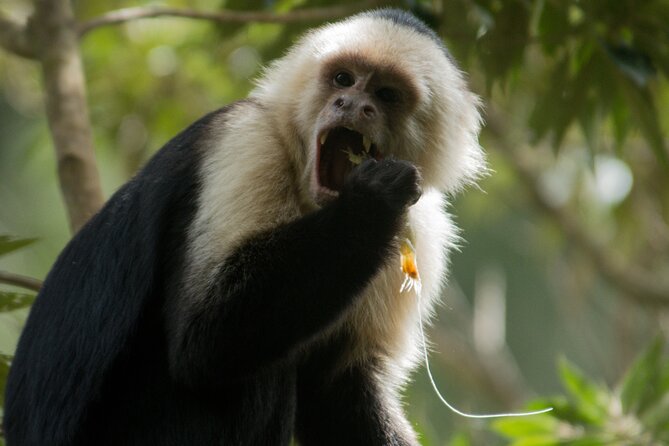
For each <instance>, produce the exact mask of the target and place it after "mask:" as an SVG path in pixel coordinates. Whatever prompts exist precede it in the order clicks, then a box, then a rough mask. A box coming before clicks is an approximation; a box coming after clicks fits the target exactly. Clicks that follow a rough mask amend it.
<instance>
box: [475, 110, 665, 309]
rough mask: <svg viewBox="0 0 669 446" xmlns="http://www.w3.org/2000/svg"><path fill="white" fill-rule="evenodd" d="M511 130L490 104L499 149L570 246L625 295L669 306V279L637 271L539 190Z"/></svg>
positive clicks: (488, 115)
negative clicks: (579, 251) (582, 253)
mask: <svg viewBox="0 0 669 446" xmlns="http://www.w3.org/2000/svg"><path fill="white" fill-rule="evenodd" d="M506 128H508V126H507V125H506V123H505V122H504V121H503V118H502V117H501V114H500V113H499V112H497V111H496V110H495V107H494V106H493V105H492V104H489V106H488V108H487V110H486V129H487V132H488V134H489V135H490V136H492V137H493V138H494V139H495V142H496V145H495V146H496V147H497V148H498V149H499V150H500V152H501V153H502V154H503V155H504V156H505V157H506V158H507V160H508V161H509V162H510V163H511V165H512V167H513V168H514V170H515V171H516V174H517V175H518V178H519V179H520V180H521V181H522V183H523V184H524V185H525V186H526V187H527V190H528V191H529V193H530V195H531V198H532V200H533V201H534V203H535V204H536V206H537V207H538V208H539V209H540V210H541V211H542V212H544V213H545V214H547V215H548V216H549V217H550V218H551V220H552V221H554V222H555V223H557V224H558V225H559V226H560V228H561V229H562V231H563V232H564V233H565V234H566V235H567V237H568V239H569V241H570V242H572V243H574V244H575V245H576V246H578V247H579V248H580V249H581V250H582V251H583V252H584V253H585V254H586V255H587V256H588V257H589V258H590V259H591V261H592V262H593V263H594V265H595V266H596V267H597V269H598V270H599V271H600V273H601V274H602V275H603V276H604V277H605V278H606V279H607V280H608V281H609V282H610V283H611V284H613V285H614V286H616V287H617V288H619V289H620V290H622V291H624V295H625V296H627V297H629V298H631V299H633V300H635V301H636V302H637V303H640V304H645V305H651V306H667V305H669V277H666V276H662V275H660V274H653V273H652V272H649V271H647V270H644V269H642V268H639V267H637V266H636V265H634V264H631V263H630V262H627V261H625V259H624V258H623V257H622V256H621V255H620V254H619V253H618V252H616V251H615V250H612V249H610V248H608V247H606V246H605V245H604V244H602V243H600V242H599V241H598V240H597V239H596V238H595V237H594V236H593V235H592V234H590V233H589V232H588V231H587V230H586V229H585V228H584V227H583V226H582V225H581V224H580V222H579V221H578V220H577V219H576V218H574V217H573V216H572V215H571V214H570V213H569V212H568V211H567V210H565V209H563V208H559V207H555V206H553V205H552V204H551V203H550V202H549V201H548V200H547V199H546V197H545V196H544V195H543V194H542V192H541V190H540V189H539V187H538V185H539V178H538V175H537V173H536V172H537V169H536V168H535V166H534V164H533V163H532V161H531V160H530V159H528V157H527V156H523V155H522V154H521V151H520V150H516V149H515V148H514V144H513V143H512V142H511V141H510V140H509V137H508V136H507V133H506V131H505V130H504V129H506Z"/></svg>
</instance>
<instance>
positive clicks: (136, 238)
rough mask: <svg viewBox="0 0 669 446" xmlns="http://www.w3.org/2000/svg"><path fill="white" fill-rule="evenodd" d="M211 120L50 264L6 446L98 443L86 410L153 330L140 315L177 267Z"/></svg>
mask: <svg viewBox="0 0 669 446" xmlns="http://www.w3.org/2000/svg"><path fill="white" fill-rule="evenodd" d="M218 113H222V112H220V111H219V112H218ZM215 114H216V113H212V114H210V115H208V116H206V117H204V118H202V119H201V120H199V121H197V122H196V123H194V124H193V125H192V126H190V127H189V128H188V129H186V130H185V131H184V132H182V133H181V134H180V135H178V136H177V137H175V138H174V139H173V140H172V141H170V142H169V143H168V144H167V145H166V146H165V147H164V148H163V149H162V150H161V151H160V152H159V153H157V154H156V155H155V156H154V157H153V158H152V160H151V161H150V162H149V163H148V164H147V165H146V167H145V168H144V169H143V170H142V171H141V172H140V173H139V174H138V175H137V176H136V177H135V178H134V179H133V180H132V181H130V182H129V183H127V184H126V185H125V186H123V187H122V188H121V189H119V190H118V191H117V192H116V193H115V194H114V196H112V197H111V198H110V199H109V201H108V203H107V204H106V205H105V206H104V208H103V209H102V210H101V211H100V212H99V213H98V214H97V215H95V216H94V217H93V218H92V219H91V220H90V221H89V222H88V223H87V224H86V225H85V226H84V227H83V228H82V229H81V230H80V231H79V233H78V234H76V236H75V237H74V238H73V239H72V240H71V241H70V243H69V244H68V245H67V246H66V248H65V249H64V250H63V252H62V253H61V254H60V256H59V257H58V259H57V260H56V263H55V264H54V266H53V268H52V270H51V272H50V273H49V275H48V276H47V278H46V280H45V283H44V286H43V288H42V291H41V292H40V293H39V295H38V297H37V299H36V301H35V304H34V305H33V307H32V309H31V312H30V316H29V317H28V320H27V322H26V326H25V328H24V332H23V335H22V336H21V339H20V341H19V344H18V348H17V353H16V356H15V358H14V361H13V363H12V367H11V371H10V375H9V380H8V387H7V391H6V404H5V418H4V428H5V433H6V438H7V442H8V444H10V445H22V446H24V445H35V446H37V445H40V446H42V445H72V444H100V443H86V439H85V435H86V433H84V432H82V431H81V426H84V425H86V424H87V422H85V421H84V420H85V419H86V418H87V417H88V419H91V417H93V418H94V417H95V411H96V407H95V404H92V405H90V404H87V403H88V402H91V403H94V402H95V401H96V400H97V399H99V398H100V397H101V396H102V395H103V394H104V393H105V391H108V390H110V389H105V388H104V386H103V383H104V382H105V381H108V382H109V379H110V378H112V381H113V382H114V384H113V386H114V387H115V388H114V389H112V390H113V391H115V392H121V393H122V386H123V385H125V384H127V383H123V382H121V381H120V380H119V381H116V380H115V379H114V378H115V377H114V376H110V375H113V374H117V372H119V370H118V369H119V367H118V366H119V364H121V363H125V364H126V365H127V366H131V365H130V364H128V363H127V359H128V358H130V357H132V356H133V355H136V354H137V353H138V350H137V349H135V348H134V347H135V346H136V341H137V339H139V338H140V337H141V336H142V334H143V333H146V332H148V331H150V327H151V326H155V324H157V323H158V322H157V321H156V320H154V319H152V317H150V316H149V317H145V316H143V315H150V314H151V311H150V307H152V306H159V305H161V303H160V302H159V300H160V299H161V298H162V293H163V292H164V286H166V284H168V283H169V280H168V279H169V277H167V275H168V274H169V273H170V271H171V270H174V269H175V268H176V267H177V264H179V263H181V262H182V259H181V254H180V253H181V252H183V249H182V248H181V245H182V244H183V243H184V237H183V234H184V231H183V228H184V225H185V224H186V223H187V222H189V221H190V220H191V219H192V214H193V212H194V209H195V205H196V197H197V193H198V179H197V176H196V166H197V163H198V161H199V158H200V156H199V154H198V144H199V141H200V138H201V137H202V136H203V135H205V134H206V133H207V132H209V129H208V126H209V123H210V122H211V120H212V118H213V116H214V115H215ZM157 259H158V260H159V261H158V262H157V261H156V260H157ZM133 372H135V373H136V376H140V375H141V374H142V373H143V370H134V371H133ZM118 376H119V377H120V375H118ZM85 403H86V404H85ZM98 409H99V408H98ZM110 421H111V420H110Z"/></svg>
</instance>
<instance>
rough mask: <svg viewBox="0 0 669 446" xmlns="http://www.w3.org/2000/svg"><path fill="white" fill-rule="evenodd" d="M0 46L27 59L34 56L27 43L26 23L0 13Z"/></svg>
mask: <svg viewBox="0 0 669 446" xmlns="http://www.w3.org/2000/svg"><path fill="white" fill-rule="evenodd" d="M0 47H2V48H4V49H5V50H7V51H9V52H11V53H13V54H16V55H17V56H21V57H26V58H28V59H34V58H35V51H34V49H33V48H32V46H31V45H30V43H29V40H28V37H27V31H26V25H24V24H21V23H18V22H16V21H14V20H12V19H10V18H9V17H6V16H5V15H4V14H2V13H0Z"/></svg>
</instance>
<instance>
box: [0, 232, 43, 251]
mask: <svg viewBox="0 0 669 446" xmlns="http://www.w3.org/2000/svg"><path fill="white" fill-rule="evenodd" d="M35 240H37V239H36V238H24V239H20V238H13V237H10V236H9V235H0V256H2V255H5V254H8V253H10V252H12V251H16V250H17V249H21V248H23V247H24V246H28V245H30V244H31V243H33V242H34V241H35Z"/></svg>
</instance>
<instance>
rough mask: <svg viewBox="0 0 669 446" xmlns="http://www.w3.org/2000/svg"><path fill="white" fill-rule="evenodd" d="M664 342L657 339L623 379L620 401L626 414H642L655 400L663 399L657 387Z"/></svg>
mask: <svg viewBox="0 0 669 446" xmlns="http://www.w3.org/2000/svg"><path fill="white" fill-rule="evenodd" d="M662 346H663V342H662V340H661V339H659V338H658V339H656V340H655V341H654V342H653V343H652V344H651V346H650V347H649V348H648V350H646V351H645V352H644V353H642V354H641V356H640V357H639V358H638V359H637V360H636V361H635V362H634V364H633V365H632V367H631V368H630V370H629V372H627V374H626V375H625V377H624V378H623V382H622V385H621V388H620V400H621V402H622V405H623V411H624V412H625V413H628V414H629V413H641V412H643V410H644V409H645V408H646V407H648V405H649V404H651V403H652V402H653V401H654V400H657V398H659V397H661V394H658V393H659V392H658V389H657V386H658V384H659V377H660V376H659V375H660V359H661V356H662Z"/></svg>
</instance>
